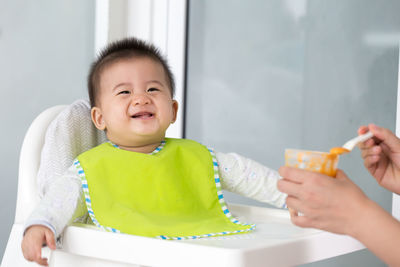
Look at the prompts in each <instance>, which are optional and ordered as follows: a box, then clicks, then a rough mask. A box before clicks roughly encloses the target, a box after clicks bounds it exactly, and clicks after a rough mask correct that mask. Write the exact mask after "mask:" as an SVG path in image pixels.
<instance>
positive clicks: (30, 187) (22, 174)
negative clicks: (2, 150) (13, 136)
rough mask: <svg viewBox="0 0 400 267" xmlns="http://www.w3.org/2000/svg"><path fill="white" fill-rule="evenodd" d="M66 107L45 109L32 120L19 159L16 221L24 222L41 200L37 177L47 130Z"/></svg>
mask: <svg viewBox="0 0 400 267" xmlns="http://www.w3.org/2000/svg"><path fill="white" fill-rule="evenodd" d="M65 107H66V105H59V106H54V107H51V108H49V109H46V110H45V111H43V112H42V113H41V114H40V115H39V116H38V117H37V118H36V119H35V120H34V121H33V122H32V124H31V126H30V127H29V129H28V131H27V133H26V135H25V138H24V142H23V144H22V148H21V154H20V160H19V174H18V194H17V208H16V211H15V223H23V222H24V221H25V220H26V218H27V217H28V216H29V214H31V212H32V210H33V209H34V208H35V206H36V205H37V203H38V202H39V194H38V188H37V183H36V177H37V173H38V169H39V164H40V153H41V151H42V147H43V143H44V140H45V134H46V130H47V128H48V126H49V124H50V123H51V122H52V121H53V119H54V118H55V117H56V116H57V115H58V114H59V113H60V112H61V111H62V110H63V109H64V108H65Z"/></svg>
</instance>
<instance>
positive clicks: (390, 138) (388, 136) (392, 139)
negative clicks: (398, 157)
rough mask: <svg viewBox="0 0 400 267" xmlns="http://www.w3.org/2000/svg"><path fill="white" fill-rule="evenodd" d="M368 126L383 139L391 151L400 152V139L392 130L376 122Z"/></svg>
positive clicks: (375, 134) (377, 136)
mask: <svg viewBox="0 0 400 267" xmlns="http://www.w3.org/2000/svg"><path fill="white" fill-rule="evenodd" d="M368 128H369V130H370V131H371V132H372V133H373V134H374V136H375V137H376V138H378V139H379V140H381V141H382V142H383V143H384V144H385V145H386V146H387V147H388V148H389V149H390V150H391V151H393V152H400V140H399V138H398V137H397V136H396V135H395V134H394V133H393V132H392V131H390V130H389V129H386V128H383V127H379V126H377V125H375V124H370V125H368Z"/></svg>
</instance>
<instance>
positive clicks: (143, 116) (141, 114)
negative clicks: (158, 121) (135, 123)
mask: <svg viewBox="0 0 400 267" xmlns="http://www.w3.org/2000/svg"><path fill="white" fill-rule="evenodd" d="M152 117H154V114H153V113H151V112H138V113H136V114H134V115H132V118H134V119H147V118H152Z"/></svg>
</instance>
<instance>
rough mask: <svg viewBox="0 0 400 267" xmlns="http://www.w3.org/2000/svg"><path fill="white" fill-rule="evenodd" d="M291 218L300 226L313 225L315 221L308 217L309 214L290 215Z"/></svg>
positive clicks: (308, 226)
mask: <svg viewBox="0 0 400 267" xmlns="http://www.w3.org/2000/svg"><path fill="white" fill-rule="evenodd" d="M290 220H291V221H292V223H293V224H294V225H296V226H299V227H303V228H304V227H307V228H310V227H313V221H312V220H311V219H310V218H308V217H307V216H292V217H290Z"/></svg>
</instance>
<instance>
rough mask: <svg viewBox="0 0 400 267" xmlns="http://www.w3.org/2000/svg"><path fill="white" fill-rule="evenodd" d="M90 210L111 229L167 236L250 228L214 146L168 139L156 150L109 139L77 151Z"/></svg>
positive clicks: (205, 234) (185, 236) (100, 224)
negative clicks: (233, 209) (233, 201)
mask: <svg viewBox="0 0 400 267" xmlns="http://www.w3.org/2000/svg"><path fill="white" fill-rule="evenodd" d="M74 164H75V166H76V167H77V169H78V173H79V176H80V177H81V179H82V188H83V191H84V194H85V198H86V205H87V208H88V212H89V215H90V217H91V219H92V221H93V223H94V224H96V225H97V226H98V227H101V228H103V229H105V230H108V231H113V232H121V233H127V234H132V235H140V236H148V237H160V238H163V239H178V240H179V239H188V238H199V237H209V236H215V235H225V234H234V233H241V232H247V231H250V230H253V229H254V227H255V226H254V225H249V224H242V223H240V222H239V221H238V220H236V219H235V218H234V217H233V216H232V215H231V214H230V212H229V210H228V208H227V206H226V203H225V201H224V198H223V195H222V191H221V184H220V179H219V175H218V163H217V161H216V159H215V155H214V153H213V151H212V150H211V149H208V148H207V147H205V146H203V145H201V144H199V143H197V142H195V141H192V140H186V139H170V138H168V139H166V141H165V142H162V144H161V146H160V147H158V148H157V149H156V150H155V151H154V152H153V153H152V154H144V153H137V152H132V151H127V150H122V149H120V148H118V147H117V146H115V145H113V144H111V143H109V142H107V143H103V144H101V145H99V146H97V147H95V148H93V149H91V150H89V151H86V152H85V153H83V154H81V155H79V156H78V160H76V161H75V162H74Z"/></svg>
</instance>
